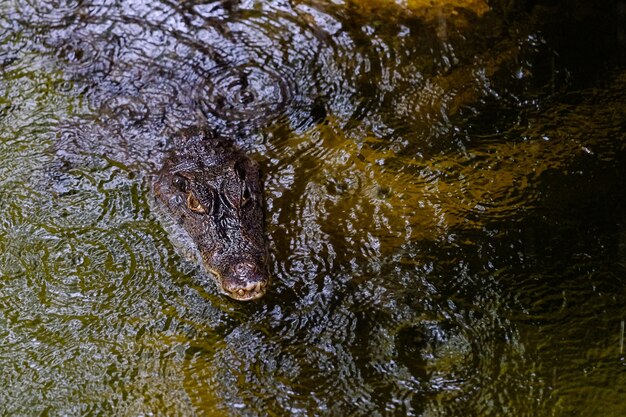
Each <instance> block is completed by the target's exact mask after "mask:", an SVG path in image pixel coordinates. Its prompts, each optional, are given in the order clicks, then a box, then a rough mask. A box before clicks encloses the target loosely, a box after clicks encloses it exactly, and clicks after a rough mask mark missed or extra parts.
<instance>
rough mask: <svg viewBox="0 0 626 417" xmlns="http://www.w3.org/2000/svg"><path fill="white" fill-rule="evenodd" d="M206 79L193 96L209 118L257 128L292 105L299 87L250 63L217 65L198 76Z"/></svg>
mask: <svg viewBox="0 0 626 417" xmlns="http://www.w3.org/2000/svg"><path fill="white" fill-rule="evenodd" d="M198 79H199V80H203V81H204V82H203V83H202V84H199V85H198V86H197V87H196V88H195V89H194V91H193V93H192V97H193V99H194V100H195V101H196V102H197V103H198V104H199V107H200V109H201V110H202V112H203V113H204V114H205V115H207V117H208V118H209V119H213V118H216V119H217V120H220V121H222V122H238V121H239V122H246V123H253V124H254V125H258V124H260V123H261V122H264V121H268V120H271V119H272V118H274V117H277V115H279V114H280V112H281V111H282V110H283V109H284V108H285V107H286V106H287V105H288V104H289V103H290V101H291V99H292V97H293V96H294V94H296V86H295V85H294V84H293V83H292V82H291V80H290V79H289V77H286V76H285V75H283V74H281V73H279V72H278V71H275V70H274V69H272V68H269V67H266V68H261V67H259V66H257V65H255V64H252V63H249V64H244V65H242V66H239V67H234V68H233V67H230V66H217V67H215V68H213V69H211V70H209V71H207V72H204V73H201V74H198Z"/></svg>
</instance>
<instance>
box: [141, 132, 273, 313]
mask: <svg viewBox="0 0 626 417" xmlns="http://www.w3.org/2000/svg"><path fill="white" fill-rule="evenodd" d="M152 186H153V190H154V194H155V197H156V199H157V201H158V202H159V203H160V205H161V206H162V207H163V208H164V210H165V212H166V213H167V214H168V215H169V216H170V217H171V218H172V219H173V220H174V221H176V222H177V223H178V224H180V225H181V226H182V228H183V229H184V230H185V231H186V232H187V233H188V234H189V236H190V237H191V239H192V240H193V242H194V244H195V245H196V247H197V249H198V251H199V252H200V254H201V257H202V262H203V264H204V267H205V268H206V269H207V270H208V271H210V272H211V273H213V275H214V276H215V280H216V282H217V285H218V288H219V289H220V290H221V292H223V293H225V294H227V295H228V296H230V297H232V298H234V299H236V300H242V301H243V300H253V299H256V298H259V297H261V296H262V295H263V294H264V293H265V289H266V287H267V285H268V283H269V273H268V268H267V261H268V251H267V243H266V240H265V233H264V227H263V193H262V189H261V179H260V173H259V167H258V165H257V163H256V162H254V161H253V160H251V159H250V158H248V157H247V156H246V155H245V154H244V153H243V152H242V151H241V150H239V149H238V148H236V147H235V146H234V145H233V144H232V143H231V142H229V141H227V140H225V139H222V138H218V137H215V136H214V135H212V134H209V133H207V132H206V131H204V130H200V129H186V130H183V131H182V132H181V133H180V134H179V135H178V136H177V137H175V138H174V143H173V147H172V149H171V150H170V151H169V154H168V156H167V157H166V159H165V162H164V163H163V167H162V168H161V170H160V171H159V173H158V176H157V177H156V178H155V180H154V181H153V184H152Z"/></svg>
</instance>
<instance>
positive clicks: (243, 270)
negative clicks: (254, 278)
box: [233, 262, 256, 277]
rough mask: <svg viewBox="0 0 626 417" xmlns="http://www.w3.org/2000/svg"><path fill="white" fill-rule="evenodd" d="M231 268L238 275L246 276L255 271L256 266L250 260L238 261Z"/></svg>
mask: <svg viewBox="0 0 626 417" xmlns="http://www.w3.org/2000/svg"><path fill="white" fill-rule="evenodd" d="M233 269H234V270H235V273H236V274H237V275H239V276H240V277H246V276H249V275H252V274H254V273H255V272H256V266H255V265H254V264H253V263H251V262H240V263H238V264H236V265H235V267H234V268H233Z"/></svg>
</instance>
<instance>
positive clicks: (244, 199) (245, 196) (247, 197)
mask: <svg viewBox="0 0 626 417" xmlns="http://www.w3.org/2000/svg"><path fill="white" fill-rule="evenodd" d="M251 201H252V194H250V189H249V188H248V187H247V186H245V185H244V187H243V191H242V192H241V206H242V207H245V206H246V205H248V203H250V202H251Z"/></svg>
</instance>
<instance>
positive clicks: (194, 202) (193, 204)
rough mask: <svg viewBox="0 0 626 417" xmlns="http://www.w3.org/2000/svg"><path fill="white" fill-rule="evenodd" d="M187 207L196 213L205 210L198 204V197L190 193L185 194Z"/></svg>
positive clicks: (204, 211)
mask: <svg viewBox="0 0 626 417" xmlns="http://www.w3.org/2000/svg"><path fill="white" fill-rule="evenodd" d="M187 208H189V210H191V211H195V212H196V213H206V210H205V209H204V207H203V206H202V204H200V202H199V201H198V199H197V198H196V197H194V195H193V194H192V193H189V194H188V195H187Z"/></svg>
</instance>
